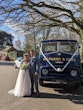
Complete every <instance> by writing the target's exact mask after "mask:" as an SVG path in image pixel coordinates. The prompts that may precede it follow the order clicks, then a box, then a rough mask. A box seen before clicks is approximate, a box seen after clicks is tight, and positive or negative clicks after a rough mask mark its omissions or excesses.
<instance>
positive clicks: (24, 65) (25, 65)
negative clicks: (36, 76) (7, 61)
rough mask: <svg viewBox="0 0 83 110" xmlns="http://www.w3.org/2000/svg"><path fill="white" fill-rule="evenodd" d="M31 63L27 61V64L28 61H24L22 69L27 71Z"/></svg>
mask: <svg viewBox="0 0 83 110" xmlns="http://www.w3.org/2000/svg"><path fill="white" fill-rule="evenodd" d="M29 65H30V63H27V64H26V63H23V64H22V65H21V69H22V70H25V71H26V69H28V68H29Z"/></svg>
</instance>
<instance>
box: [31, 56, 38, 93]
mask: <svg viewBox="0 0 83 110" xmlns="http://www.w3.org/2000/svg"><path fill="white" fill-rule="evenodd" d="M29 71H30V78H31V92H32V93H33V92H34V84H35V89H36V92H39V90H38V77H37V76H36V75H35V73H36V58H35V57H31V58H30V69H29Z"/></svg>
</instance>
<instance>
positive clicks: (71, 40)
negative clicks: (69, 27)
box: [42, 40, 78, 43]
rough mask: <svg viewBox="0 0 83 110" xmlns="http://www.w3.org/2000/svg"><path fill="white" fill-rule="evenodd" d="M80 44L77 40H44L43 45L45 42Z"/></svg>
mask: <svg viewBox="0 0 83 110" xmlns="http://www.w3.org/2000/svg"><path fill="white" fill-rule="evenodd" d="M64 41H65V42H68V41H69V42H78V41H77V40H43V41H42V43H45V42H64Z"/></svg>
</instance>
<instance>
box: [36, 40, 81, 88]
mask: <svg viewBox="0 0 83 110" xmlns="http://www.w3.org/2000/svg"><path fill="white" fill-rule="evenodd" d="M39 49H40V53H39V57H38V72H39V83H40V85H43V84H44V81H57V82H58V81H59V82H62V83H66V84H69V85H72V86H74V87H75V89H77V88H79V85H80V80H81V76H82V69H81V63H80V52H79V44H78V42H77V41H76V40H45V41H42V42H41V45H40V46H39Z"/></svg>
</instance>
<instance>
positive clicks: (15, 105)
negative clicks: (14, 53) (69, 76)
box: [0, 65, 83, 110]
mask: <svg viewBox="0 0 83 110" xmlns="http://www.w3.org/2000/svg"><path fill="white" fill-rule="evenodd" d="M17 75H18V70H16V69H14V67H13V66H8V65H2V66H1V65H0V110H83V87H80V89H79V90H78V91H75V90H74V91H73V90H72V91H71V90H69V89H68V88H66V87H65V86H60V85H58V84H56V85H55V84H53V85H52V87H51V84H50V85H49V84H46V85H45V86H47V87H39V88H40V92H41V93H40V97H39V98H37V97H35V96H33V97H23V98H17V97H14V96H10V95H8V90H10V89H11V88H13V87H14V85H15V81H16V78H17Z"/></svg>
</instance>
